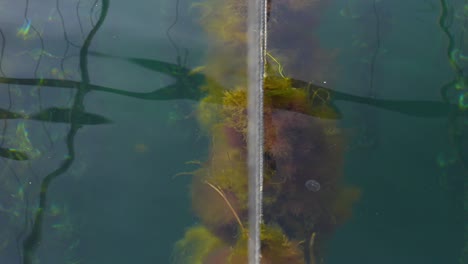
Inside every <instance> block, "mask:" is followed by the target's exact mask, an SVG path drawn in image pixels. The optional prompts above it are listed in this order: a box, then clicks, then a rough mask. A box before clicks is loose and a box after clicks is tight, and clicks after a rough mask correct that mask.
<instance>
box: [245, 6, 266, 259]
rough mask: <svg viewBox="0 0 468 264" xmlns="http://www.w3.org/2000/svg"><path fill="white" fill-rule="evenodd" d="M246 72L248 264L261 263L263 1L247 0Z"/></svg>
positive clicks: (263, 72) (264, 47)
mask: <svg viewBox="0 0 468 264" xmlns="http://www.w3.org/2000/svg"><path fill="white" fill-rule="evenodd" d="M247 2H248V6H247V7H248V10H247V69H248V73H247V76H248V105H247V115H248V127H247V128H248V129H247V131H248V135H247V153H248V155H247V158H248V176H249V187H248V189H249V193H248V194H249V241H248V247H249V248H248V252H249V257H248V259H249V264H258V263H260V259H261V251H260V230H261V223H262V190H263V77H264V74H265V51H266V34H267V31H266V17H267V8H266V6H267V4H266V0H248V1H247Z"/></svg>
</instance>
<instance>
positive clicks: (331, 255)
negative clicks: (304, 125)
mask: <svg viewBox="0 0 468 264" xmlns="http://www.w3.org/2000/svg"><path fill="white" fill-rule="evenodd" d="M443 2H444V1H435V0H432V1H431V0H427V1H412V3H409V2H408V1H385V0H380V1H373V0H365V1H364V0H363V1H358V0H333V1H330V4H329V5H328V7H327V9H326V10H324V11H325V12H324V13H323V15H322V17H321V18H320V19H321V21H320V30H319V33H320V41H321V45H322V48H326V49H329V50H333V51H335V53H336V55H335V62H336V63H335V64H336V71H334V75H333V77H332V78H330V80H319V81H320V82H322V83H326V85H327V87H330V88H332V89H334V90H336V91H340V92H345V93H348V94H354V95H360V96H364V97H370V98H379V99H387V100H400V101H401V100H409V101H442V98H441V91H442V88H443V87H444V86H445V85H446V84H448V83H450V82H451V81H452V80H454V78H455V77H456V72H455V70H454V67H453V61H455V62H456V63H457V65H458V66H459V67H460V69H461V71H459V72H458V74H460V73H461V74H463V76H464V78H465V79H466V68H467V63H468V59H467V56H468V55H467V53H468V51H467V49H466V44H465V43H466V41H465V40H466V37H467V34H465V33H464V31H465V30H466V21H465V20H466V19H467V17H468V11H467V10H468V6H467V3H466V1H463V0H456V1H450V3H449V8H448V11H447V12H448V15H447V19H446V22H443V21H442V22H441V14H442V12H443V10H442V7H441V3H443ZM106 3H108V4H109V6H108V11H107V14H106V17H105V19H104V20H103V21H102V25H101V26H100V28H99V29H98V30H97V32H93V27H94V26H96V25H99V17H100V15H101V11H102V10H105V9H106ZM176 14H177V16H176ZM199 16H200V13H199V12H197V10H196V8H194V1H189V0H180V1H169V0H159V1H146V0H141V1H115V0H111V1H106V2H104V1H102V2H101V1H92V0H83V1H78V0H66V1H55V0H47V1H45V0H44V1H34V0H31V1H13V0H11V1H8V0H3V1H0V30H1V38H0V40H1V42H0V47H1V55H0V59H1V61H0V66H1V67H0V74H1V76H2V77H3V78H2V79H0V80H1V84H0V111H1V113H0V116H1V117H2V119H3V120H1V121H0V122H1V123H2V125H1V128H0V129H1V131H2V132H1V138H0V139H1V141H0V147H1V148H2V151H3V152H2V153H4V155H2V157H0V263H8V264H9V263H28V262H25V259H28V252H26V253H25V248H28V249H30V251H29V252H30V253H33V254H31V256H29V257H30V259H31V262H29V263H66V264H72V263H73V264H78V263H90V264H97V263H116V264H118V263H170V262H171V253H172V250H173V246H174V243H175V242H176V241H177V240H179V239H180V238H181V237H182V236H183V234H184V231H185V229H186V228H188V227H190V226H191V225H193V224H194V223H196V222H197V221H198V220H197V219H196V217H194V216H193V214H192V211H191V204H190V195H189V193H190V188H189V183H190V176H188V175H181V174H182V173H183V172H189V171H192V170H194V169H196V164H191V163H190V161H203V160H204V159H205V158H206V156H207V152H208V144H209V142H208V139H207V137H206V136H205V135H204V133H203V131H201V130H200V128H199V127H198V124H197V122H196V120H195V118H194V115H195V113H194V111H195V105H196V103H197V102H196V101H195V100H187V99H186V98H171V100H160V99H161V98H162V97H161V98H157V97H151V96H150V94H148V93H150V92H152V91H156V90H158V89H160V87H164V86H167V85H171V84H173V82H174V80H175V77H177V74H178V73H177V72H174V71H170V70H167V68H164V67H162V66H161V65H162V62H164V63H170V64H174V65H177V64H178V63H180V64H183V66H185V67H186V68H187V69H195V68H196V67H198V66H202V65H204V59H205V57H206V56H207V54H209V52H210V49H209V40H208V39H207V37H206V36H205V33H204V31H203V29H202V28H201V26H200V25H199V24H198V22H197V21H198V17H199ZM442 20H443V19H442ZM444 25H445V26H447V28H448V29H449V32H450V34H452V35H451V36H452V37H453V39H454V47H453V48H452V50H449V47H448V44H449V38H448V36H447V32H445V31H444V30H445V28H444ZM90 36H92V38H90ZM89 41H90V42H89ZM88 42H89V43H90V45H89V48H88V49H83V46H86V45H88V44H89V43H88ZM178 57H179V60H178ZM136 58H138V59H146V60H151V61H152V62H151V61H141V60H136ZM86 60H87V61H86ZM451 62H452V64H451ZM300 77H301V78H304V77H303V76H300ZM32 79H34V80H32ZM51 79H54V80H62V81H64V82H62V83H59V82H53V81H50V80H51ZM72 81H76V82H72ZM306 81H311V80H306ZM8 82H9V83H10V84H8ZM79 82H81V84H80V83H79ZM86 83H88V84H92V85H94V86H88V87H90V88H91V89H90V90H86V89H84V90H83V89H81V88H80V87H82V86H80V85H84V84H86ZM65 86H69V87H68V88H60V87H65ZM39 87H40V88H39ZM103 87H105V88H106V89H107V90H106V89H103ZM466 89H467V88H466V87H465V88H463V87H461V88H460V87H459V89H458V90H457V89H455V88H449V91H448V94H449V96H448V97H449V98H450V100H451V101H450V102H451V103H460V102H461V103H462V104H463V105H462V108H463V107H466V103H467V101H468V99H463V98H464V97H463V94H464V93H467V90H466ZM98 90H101V91H98ZM80 91H84V92H80ZM121 91H127V92H129V93H125V92H121ZM466 97H468V95H467V96H466ZM460 98H461V99H460ZM166 99H167V98H166ZM337 106H338V108H339V109H340V112H341V113H342V114H343V119H342V120H340V121H339V122H340V123H339V129H340V130H342V131H341V132H343V133H344V134H346V135H347V141H348V142H347V150H346V157H345V160H346V162H345V168H344V173H345V177H344V179H345V181H346V183H349V184H352V185H355V186H358V187H359V188H360V189H361V192H362V196H361V198H360V200H359V201H358V202H357V203H356V205H355V206H354V208H353V218H352V219H351V220H350V221H348V222H347V223H346V224H345V225H344V226H342V227H340V228H339V229H338V230H337V231H336V233H335V234H334V236H333V238H332V239H331V241H330V244H329V245H328V249H327V252H328V254H327V261H326V263H332V264H334V263H337V264H340V263H364V264H365V263H369V264H370V263H381V264H386V263H402V264H403V263H408V264H409V263H411V264H415V263H461V262H460V260H459V259H460V257H461V254H462V253H461V252H462V249H463V247H465V244H466V243H467V242H466V237H464V235H465V236H466V234H465V233H466V231H464V230H465V228H466V227H465V225H466V221H467V220H466V214H467V211H466V208H464V203H465V204H467V203H468V202H466V201H465V200H466V194H464V192H465V193H466V192H467V190H466V183H465V182H466V181H467V177H468V175H467V174H466V173H467V172H466V168H465V169H464V168H463V165H462V164H463V162H465V163H466V162H468V160H467V158H466V157H464V158H465V160H464V161H462V159H463V156H461V155H460V153H463V151H464V152H466V151H468V143H467V139H466V134H464V133H466V132H464V129H466V124H467V120H466V109H464V111H465V112H464V115H462V116H461V117H460V116H457V117H454V116H453V115H452V114H451V113H447V114H440V115H437V114H427V115H426V116H424V115H419V116H414V115H408V114H405V113H399V112H395V111H388V110H385V109H381V108H378V107H373V106H369V105H365V104H357V103H354V102H346V101H339V102H337ZM72 108H73V109H75V111H78V112H79V116H78V117H77V118H76V119H73V120H78V121H76V122H75V123H73V124H70V122H69V120H71V119H72V117H75V116H71V115H72V114H71V112H70V109H72ZM421 111H422V112H424V111H423V110H421ZM426 112H431V111H426ZM11 113H15V114H11ZM38 113H40V114H38ZM431 113H432V112H431ZM8 150H10V152H8ZM14 151H17V152H19V153H23V154H24V155H26V156H27V157H28V158H27V159H23V160H15V159H14V158H13V157H12V156H11V155H12V153H14ZM192 163H196V162H192ZM176 175H177V176H176ZM44 179H46V182H47V179H50V185H47V187H48V189H47V204H46V206H45V210H43V212H41V213H42V214H43V215H42V217H40V218H41V219H42V221H41V222H40V223H41V228H40V229H39V230H41V232H40V240H39V241H40V242H39V244H38V246H37V247H25V246H24V245H25V244H27V241H28V239H32V238H34V237H35V236H37V234H38V233H35V232H34V230H37V229H36V227H35V225H37V219H38V218H37V212H38V211H37V208H38V206H40V205H39V202H40V200H41V196H40V190H41V184H42V187H44ZM465 207H466V205H465ZM36 238H37V237H36ZM25 241H26V242H25ZM35 241H36V242H37V240H35Z"/></svg>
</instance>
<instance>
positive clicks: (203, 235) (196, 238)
mask: <svg viewBox="0 0 468 264" xmlns="http://www.w3.org/2000/svg"><path fill="white" fill-rule="evenodd" d="M223 245H224V244H223V242H222V241H221V240H220V239H219V238H217V237H216V236H215V235H213V234H212V233H211V232H210V231H209V230H208V229H207V228H206V227H204V226H194V227H191V228H189V229H188V230H187V231H186V232H185V236H184V238H183V239H181V240H179V241H177V243H176V244H175V250H174V263H176V264H187V263H190V264H204V263H205V262H204V261H205V259H206V258H207V257H208V255H209V254H210V253H211V252H213V251H214V250H215V249H217V248H221V247H222V246H223Z"/></svg>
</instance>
